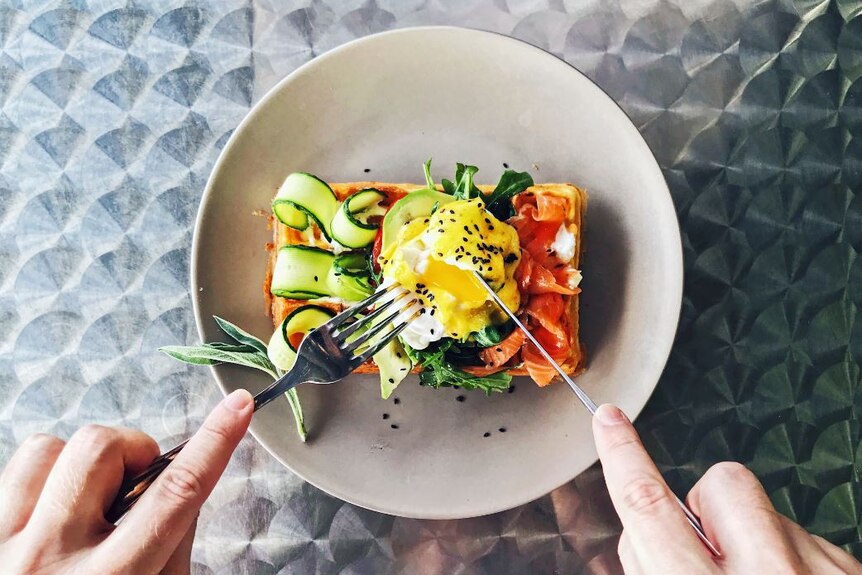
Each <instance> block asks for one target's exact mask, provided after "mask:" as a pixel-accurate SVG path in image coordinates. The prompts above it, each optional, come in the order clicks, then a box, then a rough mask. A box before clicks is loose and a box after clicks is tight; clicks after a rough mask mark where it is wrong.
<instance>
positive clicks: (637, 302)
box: [192, 28, 682, 518]
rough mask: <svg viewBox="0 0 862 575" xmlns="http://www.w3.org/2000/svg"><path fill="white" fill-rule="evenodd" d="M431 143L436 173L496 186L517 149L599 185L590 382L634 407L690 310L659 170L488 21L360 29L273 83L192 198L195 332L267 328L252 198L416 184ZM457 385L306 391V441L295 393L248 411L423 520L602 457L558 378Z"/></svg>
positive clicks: (317, 478)
mask: <svg viewBox="0 0 862 575" xmlns="http://www.w3.org/2000/svg"><path fill="white" fill-rule="evenodd" d="M429 156H431V157H433V158H434V166H435V173H436V175H437V178H440V177H444V176H449V177H451V176H450V172H452V170H453V169H454V164H455V162H456V161H462V162H469V163H472V164H475V165H478V166H479V167H480V168H481V171H480V173H479V175H478V178H477V180H478V182H480V183H493V182H494V181H496V178H497V177H498V176H499V173H500V171H501V170H502V169H503V167H502V164H503V162H506V163H508V164H509V165H510V166H511V167H513V168H515V169H529V170H531V171H532V173H533V176H534V178H535V179H536V181H538V182H559V181H569V182H573V183H576V184H578V185H581V186H584V187H586V188H587V189H588V191H589V192H590V200H591V203H590V208H589V212H588V216H587V222H588V224H587V238H586V249H587V254H586V260H585V264H584V275H585V280H584V283H583V288H584V290H585V292H584V296H583V299H582V302H583V317H582V326H583V328H582V331H583V338H584V340H585V341H586V344H587V347H588V350H589V354H590V364H589V371H588V372H587V373H586V374H585V375H583V376H582V377H580V378H579V383H580V384H581V385H582V386H583V387H584V388H585V389H586V390H587V392H588V393H590V394H591V395H592V396H593V397H594V398H595V400H596V401H597V402H599V403H602V402H609V401H610V402H614V403H616V404H618V405H620V406H621V407H622V408H623V409H624V410H625V411H626V412H627V413H628V414H629V415H630V416H635V415H636V414H637V413H638V412H639V411H640V410H641V408H642V407H643V405H644V404H645V402H646V400H647V398H648V397H649V395H650V393H651V392H652V390H653V388H654V387H655V384H656V382H657V380H658V377H659V374H660V373H661V370H662V368H663V366H664V363H665V361H666V359H667V356H668V353H669V351H670V347H671V343H672V341H673V336H674V332H675V329H676V323H677V319H678V316H679V310H680V301H681V291H682V264H681V259H682V258H681V246H680V239H679V229H678V226H677V222H676V216H675V214H674V210H673V205H672V203H671V199H670V196H669V193H668V190H667V187H666V185H665V182H664V180H663V179H662V176H661V173H660V171H659V168H658V166H657V165H656V162H655V160H654V158H653V156H652V154H651V153H650V150H649V148H648V147H647V145H646V144H645V143H644V141H643V139H642V138H641V136H640V135H639V133H638V131H637V130H636V129H635V127H634V126H633V125H632V124H631V122H630V121H629V119H628V118H627V117H626V116H625V114H623V112H622V111H621V110H620V109H619V108H618V107H617V105H616V104H615V103H614V102H613V101H612V100H611V99H610V98H609V97H608V96H607V95H606V94H605V93H604V92H602V91H601V90H600V89H599V88H598V87H596V86H595V85H594V84H593V83H592V82H591V81H590V80H588V79H587V78H586V77H585V76H583V75H582V74H580V73H579V72H577V71H576V70H574V69H573V68H571V67H570V66H568V65H567V64H565V63H564V62H562V61H560V60H558V59H557V58H555V57H554V56H552V55H550V54H548V53H546V52H543V51H541V50H539V49H537V48H535V47H532V46H529V45H527V44H524V43H521V42H518V41H516V40H512V39H510V38H507V37H504V36H498V35H495V34H491V33H486V32H479V31H473V30H463V29H456V28H417V29H408V30H399V31H395V32H389V33H385V34H379V35H375V36H369V37H366V38H363V39H360V40H357V41H354V42H351V43H349V44H346V45H344V46H342V47H340V48H337V49H335V50H332V51H331V52H328V53H327V54H325V55H323V56H321V57H319V58H317V59H315V60H314V61H312V62H310V63H309V64H307V65H305V66H303V67H301V68H300V69H298V70H297V71H296V72H294V73H293V74H291V75H290V76H288V77H287V78H286V79H285V80H283V81H282V82H281V83H279V84H278V85H277V86H276V87H275V88H274V89H273V90H272V91H271V92H270V93H269V94H267V96H266V97H265V98H263V100H262V101H261V102H260V103H259V104H258V105H257V106H256V107H255V108H254V109H253V110H252V112H251V113H250V114H249V115H248V116H247V117H246V119H245V120H244V121H243V122H242V124H241V125H240V126H239V127H238V128H237V130H236V132H235V133H234V134H233V137H232V138H231V140H230V142H229V143H228V144H227V146H226V147H225V149H224V152H223V153H222V155H221V157H220V158H219V161H218V163H217V165H216V167H215V169H214V170H213V173H212V176H211V178H210V181H209V184H208V186H207V189H206V192H205V195H204V198H203V202H202V205H201V209H200V212H199V215H198V220H197V225H196V228H195V241H194V246H193V260H192V286H193V293H194V294H195V296H196V299H195V314H196V318H197V322H198V327H199V330H200V332H201V336H202V337H203V338H204V339H206V340H212V339H215V338H218V337H219V334H218V332H217V330H216V328H215V325H214V324H213V322H212V321H211V319H210V317H211V316H212V315H213V314H218V315H221V316H222V317H225V318H228V319H230V320H231V321H233V322H235V323H237V324H239V325H242V326H244V327H246V328H247V329H249V330H251V331H253V332H254V333H256V334H258V335H260V336H261V337H264V338H265V337H267V336H268V335H269V333H270V332H271V331H272V327H271V324H270V322H269V319H268V318H267V317H266V315H265V308H264V299H263V294H262V291H261V284H262V281H263V273H264V269H265V266H266V253H265V252H264V250H263V246H264V244H265V243H266V242H267V241H268V239H269V237H270V235H269V232H268V231H267V230H266V225H265V222H264V220H263V219H262V218H260V217H257V216H255V215H253V213H252V212H253V211H255V210H258V209H267V208H268V205H269V201H270V199H271V197H272V195H273V194H274V192H275V190H276V188H277V187H278V185H279V184H280V183H281V181H282V180H283V179H284V177H285V176H286V175H287V174H288V173H289V172H291V171H297V170H302V171H308V172H312V173H314V174H317V175H319V176H320V177H322V178H323V179H325V180H329V181H351V180H362V179H373V180H378V181H390V182H409V181H413V182H418V181H420V180H421V163H422V161H424V160H425V159H426V158H427V157H429ZM364 169H370V170H371V171H370V173H367V174H366V173H364ZM215 371H216V377H217V379H218V381H219V384H220V385H221V386H222V388H223V389H224V390H225V391H229V390H232V389H235V388H237V387H246V388H248V389H251V390H252V391H255V390H259V389H262V388H263V386H265V385H266V384H267V381H266V379H265V378H264V377H258V376H257V375H255V374H251V373H248V372H246V371H241V370H238V369H233V368H227V367H220V368H217V369H216V370H215ZM460 393H461V392H458V391H456V390H439V391H435V390H431V389H424V388H420V387H419V386H418V385H417V384H416V381H415V379H413V378H411V379H408V380H407V381H405V382H404V383H403V384H402V386H401V387H400V388H399V389H398V392H397V394H396V395H397V397H398V398H399V399H400V403H399V404H398V405H395V404H394V402H393V400H392V399H390V400H389V401H386V402H384V401H382V400H381V399H380V397H379V390H378V382H377V379H376V377H360V376H356V377H352V378H349V379H348V380H346V381H345V382H343V383H342V384H339V385H335V386H329V387H315V386H306V387H305V388H302V389H301V390H300V395H301V397H302V401H303V404H304V406H305V409H306V419H307V422H308V425H309V428H310V433H311V436H310V438H309V442H308V443H307V444H302V443H301V442H300V441H299V440H298V439H297V437H296V435H295V432H294V426H293V422H292V420H291V415H290V411H289V408H288V405H287V401H286V400H282V401H279V402H276V403H274V404H273V405H272V406H271V407H268V408H267V409H265V410H263V411H262V412H261V413H259V414H258V415H256V416H255V419H254V422H253V424H252V433H253V434H254V436H255V437H256V438H257V439H258V440H259V441H260V442H261V444H263V445H264V447H266V448H267V449H268V450H269V451H270V452H271V453H272V454H273V455H274V456H275V457H276V458H277V459H278V460H279V461H281V462H282V463H284V464H285V465H286V466H287V467H289V468H290V469H291V470H293V471H294V472H295V473H297V474H298V475H300V476H301V477H303V478H304V479H306V480H308V481H309V482H311V483H313V484H315V485H316V486H318V487H320V488H321V489H323V490H325V491H327V492H329V493H331V494H333V495H335V496H337V497H340V498H342V499H345V500H347V501H350V502H352V503H355V504H357V505H361V506H363V507H367V508H369V509H374V510H377V511H382V512H386V513H391V514H394V515H402V516H409V517H421V518H458V517H469V516H476V515H483V514H487V513H492V512H495V511H499V510H503V509H507V508H511V507H514V506H517V505H520V504H523V503H526V502H528V501H531V500H533V499H535V498H537V497H540V496H541V495H543V494H545V493H547V492H548V491H550V490H552V489H554V488H555V487H557V486H559V485H561V484H563V483H565V482H567V481H569V480H570V479H572V478H573V477H575V476H576V475H577V474H578V473H580V472H581V471H583V470H584V469H586V468H587V467H588V466H589V465H590V464H592V463H593V462H594V461H595V459H596V454H595V450H594V448H593V443H592V438H591V434H590V420H589V415H588V413H587V412H586V411H585V410H584V409H583V408H582V407H581V406H580V405H579V404H578V403H577V401H576V399H575V398H574V396H572V395H571V392H570V391H569V390H568V388H566V387H565V386H563V385H556V386H553V387H551V388H549V389H544V390H540V389H538V388H536V387H535V385H534V384H532V383H531V382H530V381H529V380H527V379H520V380H518V381H516V391H515V393H513V394H504V395H498V396H494V397H484V396H483V395H481V394H479V393H469V394H466V396H467V399H466V401H465V402H456V401H455V397H456V396H457V395H459V394H460ZM384 413H388V414H389V415H390V417H389V419H387V420H384V419H383V414H384ZM393 423H394V424H397V425H398V426H399V428H398V429H397V430H394V429H392V428H391V427H390V425H391V424H393ZM501 428H505V430H506V431H505V433H503V432H501V431H500V429H501ZM486 432H491V436H490V437H487V438H485V437H483V435H484V433H486Z"/></svg>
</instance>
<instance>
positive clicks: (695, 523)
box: [473, 271, 721, 557]
mask: <svg viewBox="0 0 862 575" xmlns="http://www.w3.org/2000/svg"><path fill="white" fill-rule="evenodd" d="M473 275H474V276H475V277H476V280H478V282H479V283H480V284H482V287H484V288H485V291H487V292H488V294H489V295H490V296H491V297H492V298H494V301H495V302H496V303H497V305H498V306H499V307H500V309H501V310H503V311H504V312H506V315H508V316H509V318H511V320H512V321H513V322H515V325H516V326H518V329H520V330H521V331H522V332H524V335H525V336H527V339H528V340H530V343H532V344H533V345H535V346H536V349H538V350H539V353H541V354H542V356H543V357H544V358H545V359H546V360H547V361H548V363H549V364H550V365H551V367H553V368H554V369H555V370H557V373H559V374H560V377H562V378H563V381H565V382H566V383H567V384H569V387H571V388H572V391H574V392H575V395H577V396H578V399H580V400H581V403H583V404H584V407H586V408H587V410H588V411H589V412H590V414H591V415H595V413H596V409H598V407H597V406H596V403H595V402H594V401H593V400H592V399H590V396H589V395H587V393H586V392H585V391H584V390H583V389H581V386H579V385H578V384H577V383H575V382H574V381H573V380H572V378H571V377H569V376H568V374H567V373H566V372H565V371H563V368H562V367H560V365H559V364H558V363H557V362H556V361H554V358H552V357H551V354H549V353H548V352H547V351H546V350H545V348H544V347H542V344H540V343H539V342H538V340H536V338H535V337H533V334H531V333H530V331H529V330H528V329H527V327H526V326H525V325H524V324H523V323H521V320H519V319H518V317H517V316H516V315H515V312H513V311H512V310H510V309H509V306H507V305H506V304H505V303H503V300H501V299H500V296H498V295H497V292H495V291H494V290H493V289H492V288H491V286H490V285H488V282H486V281H485V278H483V277H482V276H481V275H479V273H478V272H475V271H474V272H473ZM674 498H675V499H676V502H677V503H678V504H679V506H680V508H681V509H682V512H683V513H684V514H685V518H686V519H687V520H688V522H689V524H690V525H691V526H692V528H694V531H695V533H697V536H698V537H699V538H700V540H701V541H702V542H703V544H704V545H706V548H707V549H709V550H710V552H711V553H712V554H713V555H715V556H716V557H721V553H719V551H718V549H716V547H715V545H713V544H712V542H711V541H710V540H709V538H708V537H707V536H706V532H705V531H704V530H703V526H702V525H701V524H700V520H699V519H698V518H697V516H696V515H695V514H694V513H692V511H691V509H689V508H688V506H687V505H686V504H685V503H683V502H682V500H681V499H680V498H679V497H676V495H674Z"/></svg>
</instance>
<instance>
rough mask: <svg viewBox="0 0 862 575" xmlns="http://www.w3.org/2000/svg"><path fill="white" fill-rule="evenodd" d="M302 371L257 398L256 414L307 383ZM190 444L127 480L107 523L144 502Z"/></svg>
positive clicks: (285, 377) (289, 374) (300, 368)
mask: <svg viewBox="0 0 862 575" xmlns="http://www.w3.org/2000/svg"><path fill="white" fill-rule="evenodd" d="M303 367H304V366H302V365H297V366H296V367H295V368H294V369H292V370H290V371H289V372H287V373H286V374H284V375H283V376H281V377H280V378H279V379H277V380H275V381H274V382H272V385H270V386H269V387H267V388H266V389H264V390H263V391H261V392H260V393H258V394H257V395H255V396H254V411H257V410H258V409H260V408H261V407H263V406H264V405H266V404H268V403H269V402H271V401H272V400H274V399H277V398H279V397H281V396H282V395H284V394H285V393H287V392H288V391H290V390H291V389H293V388H294V387H296V386H298V385H299V384H301V383H305V382H306V381H308V380H307V375H308V370H307V369H303ZM188 442H189V440H188V439H186V440H185V441H183V442H182V443H180V444H178V445H177V446H175V447H174V448H173V449H170V450H169V451H166V452H164V453H162V454H161V455H159V456H158V457H156V458H155V459H154V460H153V462H152V463H150V465H149V466H148V467H147V468H146V469H145V470H144V471H142V472H141V473H139V474H138V475H135V476H133V477H127V478H126V479H124V480H123V483H122V484H121V485H120V491H119V492H118V493H117V497H116V498H115V499H114V502H113V503H112V504H111V507H110V508H109V509H108V512H107V513H106V514H105V519H107V520H108V521H110V522H111V523H116V522H117V521H119V520H120V519H121V518H122V517H123V515H125V514H126V513H127V512H128V511H129V509H131V508H132V506H133V505H134V504H135V503H137V501H138V499H140V498H141V495H143V494H144V492H146V490H147V489H149V488H150V486H151V485H152V484H153V483H155V481H156V479H158V477H159V475H161V474H162V471H164V470H165V469H166V468H167V467H168V465H170V464H171V462H172V461H173V460H174V459H176V457H177V455H179V453H180V451H182V450H183V448H184V447H185V446H186V444H187V443H188Z"/></svg>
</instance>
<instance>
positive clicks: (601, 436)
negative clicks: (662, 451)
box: [593, 405, 862, 575]
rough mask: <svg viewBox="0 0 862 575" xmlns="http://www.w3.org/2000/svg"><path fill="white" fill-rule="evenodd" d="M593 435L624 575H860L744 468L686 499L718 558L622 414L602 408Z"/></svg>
mask: <svg viewBox="0 0 862 575" xmlns="http://www.w3.org/2000/svg"><path fill="white" fill-rule="evenodd" d="M593 433H594V435H595V440H596V446H597V448H598V451H599V457H600V458H601V460H602V467H603V469H604V473H605V480H606V482H607V485H608V491H609V492H610V495H611V500H612V501H613V504H614V507H615V508H616V510H617V513H618V514H619V516H620V520H621V521H622V524H623V533H622V536H621V537H620V544H619V554H620V560H621V561H622V565H623V568H624V569H625V572H626V575H651V574H655V575H694V574H700V573H704V574H716V575H718V574H729V573H732V574H739V575H752V574H757V575H771V574H773V573H774V574H782V575H784V574H787V575H792V574H802V573H811V574H816V575H833V574H834V575H838V574H854V575H856V574H862V564H860V563H859V562H858V561H856V559H854V558H853V557H852V556H850V555H848V554H847V553H845V552H844V551H842V550H841V549H839V548H838V547H836V546H835V545H832V544H831V543H829V542H828V541H826V540H825V539H823V538H821V537H817V536H816V535H810V534H809V533H807V532H806V531H805V530H804V529H802V528H801V527H800V526H799V525H797V524H796V523H793V522H792V521H790V520H789V519H787V518H786V517H784V516H782V515H781V514H779V513H778V512H777V511H776V510H775V508H774V507H773V506H772V503H771V502H770V501H769V497H768V496H767V494H766V492H765V491H764V490H763V487H762V486H761V485H760V482H759V481H758V480H757V478H756V477H755V476H754V474H752V473H751V472H750V471H748V470H747V469H746V468H745V467H743V466H742V465H740V464H739V463H729V462H725V463H719V464H717V465H714V466H713V467H711V468H710V469H709V470H708V471H707V472H706V474H704V476H703V477H702V478H701V480H700V481H698V482H697V484H696V485H695V486H694V487H693V488H692V490H691V491H690V492H689V494H688V497H687V498H686V503H688V506H689V507H690V508H691V510H692V511H693V512H694V514H695V515H697V516H698V517H700V519H701V522H702V524H703V528H704V530H705V531H706V534H707V536H708V537H709V539H710V541H712V542H713V544H715V546H716V547H717V548H718V550H719V551H720V552H721V555H722V556H721V557H720V558H715V557H713V556H712V554H711V553H710V552H709V551H708V550H707V549H706V547H705V546H704V545H703V543H701V541H700V540H699V539H698V538H697V535H696V534H695V532H694V530H693V529H692V528H691V526H690V525H689V524H688V522H687V521H686V519H685V516H684V515H683V513H682V510H681V509H680V508H679V505H678V504H677V502H676V500H675V498H674V496H673V494H672V493H671V491H670V489H669V488H668V486H667V484H666V483H665V482H664V480H663V479H662V476H661V474H660V473H659V471H658V469H657V468H656V466H655V464H654V463H653V461H652V459H650V457H649V455H648V454H647V452H646V450H645V449H644V447H643V445H642V444H641V441H640V438H639V437H638V434H637V432H636V431H635V429H634V427H633V426H632V424H631V423H630V422H629V420H628V418H627V417H626V416H625V415H624V414H623V413H622V411H620V410H619V409H618V408H616V407H614V406H612V405H603V406H601V407H600V408H599V410H598V411H597V412H596V416H595V417H594V418H593Z"/></svg>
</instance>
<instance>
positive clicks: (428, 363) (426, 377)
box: [404, 338, 512, 395]
mask: <svg viewBox="0 0 862 575" xmlns="http://www.w3.org/2000/svg"><path fill="white" fill-rule="evenodd" d="M404 347H405V350H406V351H407V354H408V355H409V356H410V359H411V360H413V363H414V364H419V365H421V366H422V368H423V371H422V372H421V373H420V374H419V383H420V384H421V385H427V386H430V387H434V388H439V387H449V386H453V385H457V386H459V387H461V388H463V389H467V390H472V389H481V390H482V391H484V392H485V393H486V394H488V395H490V394H491V393H492V392H495V391H496V392H502V391H505V390H506V389H508V388H509V384H510V382H511V381H512V376H511V375H509V374H508V373H506V372H505V371H501V372H498V373H494V374H491V375H486V376H476V375H471V374H469V373H467V372H466V371H463V370H462V369H460V368H459V367H458V366H456V365H455V364H453V363H452V362H451V361H449V360H448V359H447V357H446V354H447V352H450V351H458V344H456V342H455V341H454V340H452V339H449V338H446V339H442V340H440V341H439V342H437V343H436V344H434V345H432V346H430V347H428V348H426V349H421V350H416V349H412V348H410V347H409V346H404Z"/></svg>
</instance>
